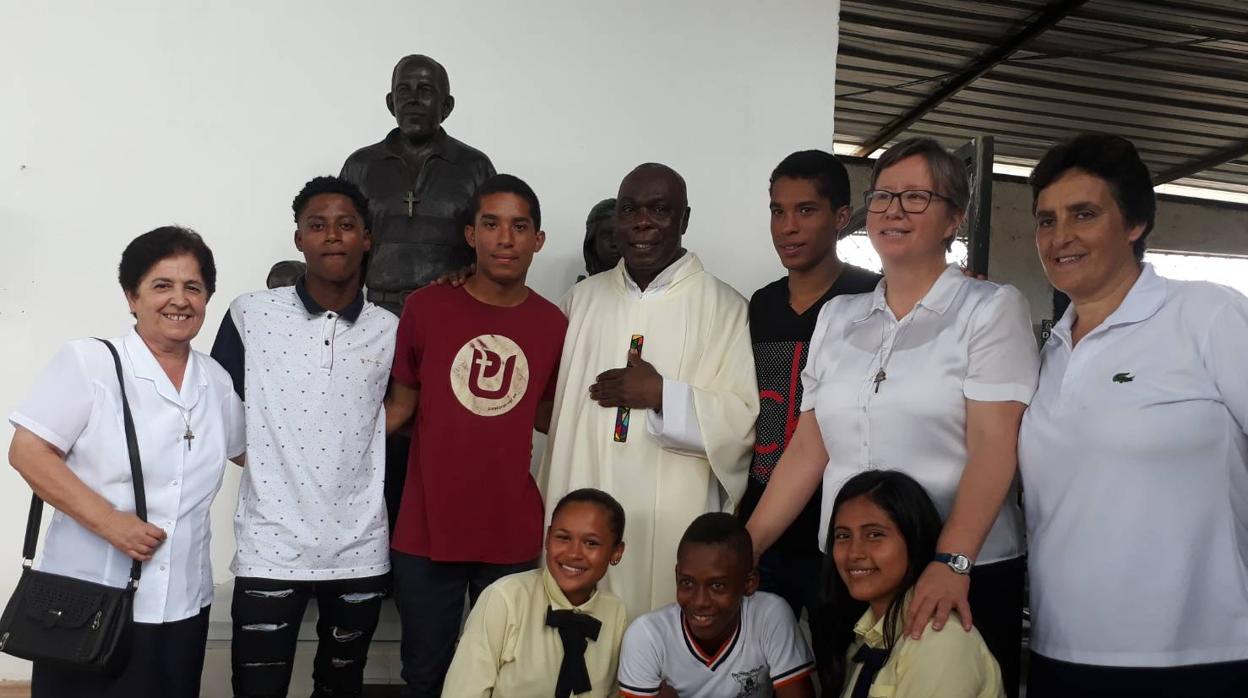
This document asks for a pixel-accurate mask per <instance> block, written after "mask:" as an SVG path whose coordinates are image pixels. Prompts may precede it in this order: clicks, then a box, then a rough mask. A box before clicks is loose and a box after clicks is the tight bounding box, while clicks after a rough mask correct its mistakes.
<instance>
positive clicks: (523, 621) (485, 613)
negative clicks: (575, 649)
mask: <svg viewBox="0 0 1248 698" xmlns="http://www.w3.org/2000/svg"><path fill="white" fill-rule="evenodd" d="M551 607H553V608H554V609H555V610H575V611H579V612H581V613H587V614H589V615H591V616H593V617H594V618H596V619H598V620H599V621H601V622H602V628H601V629H600V630H599V632H598V639H597V640H594V641H591V642H590V643H589V646H588V647H587V648H586V649H585V667H586V669H587V670H588V671H589V679H590V683H591V685H592V686H593V689H592V690H590V691H589V692H588V693H579V694H576V695H577V696H578V698H585V697H589V698H599V697H607V696H616V695H618V689H617V684H616V677H615V674H616V668H617V664H618V662H619V656H620V641H621V639H622V638H623V637H624V627H625V625H626V624H627V619H626V617H625V614H624V604H623V602H621V601H620V599H619V598H618V597H616V596H615V595H613V594H611V593H610V592H607V591H601V590H600V591H597V592H595V593H594V595H593V596H592V597H590V599H589V601H586V602H585V603H583V604H581V605H580V606H573V605H572V604H570V603H568V599H567V597H565V596H564V595H563V592H562V591H561V590H560V589H559V585H558V584H556V583H555V580H554V578H553V577H551V576H550V572H548V571H546V568H545V567H543V568H542V569H540V570H532V571H530V572H521V573H519V574H513V575H509V576H506V577H503V578H502V579H500V580H498V581H497V582H494V583H493V584H491V585H490V586H488V587H486V588H485V590H484V591H482V592H481V596H480V597H478V599H477V603H476V605H475V606H473V607H472V612H471V613H470V614H468V622H467V623H466V624H465V625H464V634H463V636H462V637H460V639H459V647H458V648H457V649H456V650H455V659H454V660H452V661H451V668H450V671H448V672H447V675H446V682H445V684H444V685H443V688H442V698H486V697H490V696H492V697H493V698H532V697H533V696H550V695H554V692H555V680H556V679H557V678H558V677H559V665H560V664H561V663H562V662H563V642H562V641H561V640H560V639H559V631H557V630H555V629H554V628H552V627H549V626H547V625H546V609H547V608H551Z"/></svg>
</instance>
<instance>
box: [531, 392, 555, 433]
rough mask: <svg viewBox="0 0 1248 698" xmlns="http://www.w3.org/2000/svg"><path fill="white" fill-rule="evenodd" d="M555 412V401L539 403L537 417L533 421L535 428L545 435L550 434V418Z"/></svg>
mask: <svg viewBox="0 0 1248 698" xmlns="http://www.w3.org/2000/svg"><path fill="white" fill-rule="evenodd" d="M554 411H555V401H554V400H542V401H541V402H539V403H537V417H536V418H535V419H534V420H533V428H534V429H537V430H538V431H540V432H542V433H543V434H549V433H550V417H551V414H552V413H554Z"/></svg>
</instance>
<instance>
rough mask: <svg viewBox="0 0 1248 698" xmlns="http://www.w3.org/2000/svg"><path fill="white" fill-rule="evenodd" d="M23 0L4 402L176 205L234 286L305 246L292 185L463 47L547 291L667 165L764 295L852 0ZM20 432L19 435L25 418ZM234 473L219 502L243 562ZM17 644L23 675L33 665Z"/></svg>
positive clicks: (743, 280)
mask: <svg viewBox="0 0 1248 698" xmlns="http://www.w3.org/2000/svg"><path fill="white" fill-rule="evenodd" d="M114 5H117V8H111V7H109V8H107V9H106V6H105V5H103V4H99V3H93V2H86V1H85V0H67V1H66V2H57V3H22V2H18V1H17V0H2V2H0V17H3V21H2V22H0V65H3V66H5V70H4V71H3V77H0V124H2V125H3V128H0V231H3V243H4V244H3V248H2V251H0V337H3V342H2V343H0V411H2V412H4V413H5V414H7V413H8V412H9V411H10V410H11V409H12V408H13V407H14V406H16V404H17V403H18V402H19V401H20V400H21V399H22V396H23V395H24V394H25V393H26V391H27V390H28V389H29V387H30V385H31V383H32V382H33V380H34V377H35V375H36V374H37V372H38V371H40V370H42V367H43V365H44V364H45V362H46V361H47V360H48V359H49V358H50V357H51V355H52V352H53V351H54V350H55V348H56V347H57V346H58V345H59V344H60V343H62V342H64V341H66V340H68V339H71V338H75V337H83V336H89V335H99V336H114V335H119V334H121V333H122V332H123V331H124V330H125V328H126V327H127V326H128V324H129V317H128V315H126V306H125V304H124V302H123V299H122V295H121V292H120V291H119V290H118V288H117V284H116V281H115V274H116V264H117V261H118V259H119V257H120V253H121V249H122V248H123V247H124V245H125V244H126V242H128V241H129V240H130V239H131V238H133V237H134V236H136V235H138V234H140V233H142V232H145V231H147V230H150V229H152V228H154V227H156V226H159V225H162V224H166V223H170V222H176V223H180V224H183V225H188V226H191V227H193V228H195V229H197V230H198V231H199V232H200V233H202V234H203V235H204V237H205V238H206V239H207V241H208V243H209V244H210V245H211V246H212V247H213V249H214V251H215V253H216V256H217V264H218V268H219V281H218V295H217V297H216V298H215V299H214V300H213V301H212V303H211V304H210V305H209V318H208V322H207V323H206V324H205V329H204V331H203V332H202V333H201V335H200V337H199V339H198V340H197V341H196V346H197V348H199V349H201V350H207V349H208V347H209V346H210V344H211V338H212V335H213V334H214V332H215V329H216V326H217V324H218V322H219V319H220V314H221V313H222V312H223V311H224V310H225V308H226V306H227V305H228V302H229V300H230V299H231V298H232V297H233V296H235V295H237V294H239V293H242V292H245V291H249V290H254V289H256V288H258V287H260V286H261V285H262V284H263V281H264V276H265V272H266V271H267V270H268V267H269V266H270V264H272V262H274V261H276V260H278V259H284V258H291V257H296V256H297V253H296V252H295V250H294V248H293V245H292V243H291V241H290V236H291V232H292V230H293V224H292V222H291V218H290V216H291V214H290V209H289V205H290V200H291V199H292V198H293V196H294V194H295V193H296V192H297V191H298V189H299V188H300V186H301V185H302V184H303V183H304V182H305V181H306V180H308V179H309V178H311V177H312V176H314V175H317V174H324V173H337V171H338V169H339V167H340V166H341V163H342V161H343V159H344V158H345V157H346V156H347V154H349V153H350V152H351V151H352V150H354V149H355V148H357V147H359V146H361V145H365V144H367V143H371V142H373V141H376V140H377V139H379V138H380V137H381V136H382V135H384V134H385V133H386V131H387V130H388V129H389V128H390V127H391V125H392V121H391V120H390V116H389V114H387V112H386V110H385V105H384V101H383V98H384V95H385V93H386V91H387V89H388V87H389V77H390V70H391V67H392V66H393V64H394V62H395V61H396V59H397V58H399V57H400V56H402V55H404V54H406V53H412V52H423V53H428V54H430V55H432V56H434V57H436V58H438V59H439V60H440V61H442V63H443V64H444V65H445V66H446V67H447V69H448V70H449V71H450V75H451V81H452V91H453V93H454V94H455V96H456V99H457V107H456V111H455V113H454V114H452V115H451V117H450V119H449V120H448V122H447V124H446V126H447V129H448V131H450V132H451V133H452V134H453V135H455V136H456V137H458V138H460V139H461V140H464V141H466V142H468V143H470V144H472V145H474V146H476V147H478V148H481V149H482V150H484V151H485V152H487V153H488V154H489V155H490V156H491V157H492V158H493V160H494V163H495V165H496V166H497V167H498V169H499V170H500V171H504V172H512V173H514V174H517V175H520V176H521V177H524V178H526V179H527V180H528V181H529V182H530V184H532V185H533V186H534V188H535V189H536V190H537V192H538V194H539V196H540V197H541V199H542V202H543V209H544V214H545V225H544V226H543V227H544V228H545V229H546V231H547V234H548V244H547V246H546V248H545V250H543V251H542V253H541V254H540V255H539V257H538V259H537V262H536V263H535V265H534V268H533V272H532V274H531V276H530V280H531V285H533V286H534V287H535V288H536V289H537V290H538V291H539V292H541V293H543V294H545V295H547V296H558V295H559V294H560V293H562V292H563V291H564V290H565V289H566V288H567V287H568V286H569V285H570V283H571V281H572V279H573V278H574V277H575V275H576V273H577V271H578V270H579V269H580V266H581V259H580V241H581V236H582V234H583V230H584V227H583V226H584V218H585V214H586V213H587V212H588V210H589V207H590V206H591V205H592V204H594V203H595V202H597V201H598V200H599V199H602V198H604V197H607V196H612V195H614V193H615V189H616V187H617V185H618V183H619V180H620V179H621V178H622V176H623V175H624V174H625V173H626V172H627V171H628V170H629V169H630V168H631V167H632V166H633V165H636V164H638V163H640V162H643V161H647V160H658V161H662V162H665V163H668V164H670V165H672V166H674V167H675V168H676V169H677V170H679V171H680V172H681V173H683V174H684V176H685V177H686V179H687V180H688V183H689V194H690V202H691V205H692V207H693V218H692V224H691V226H690V232H689V235H688V239H687V245H688V246H689V247H691V248H693V249H696V250H697V251H698V252H699V254H701V255H702V257H703V259H704V261H705V262H706V264H707V266H708V267H709V268H710V269H712V270H713V271H715V272H716V273H718V274H720V275H721V276H722V277H723V278H724V279H726V280H727V281H729V282H731V283H733V284H734V285H736V286H737V287H738V288H739V289H742V290H743V291H745V292H748V291H749V290H750V289H752V288H755V287H757V286H759V285H760V284H761V283H762V282H763V281H765V280H768V279H770V278H772V277H774V276H777V275H778V274H779V267H778V265H777V264H776V262H775V258H774V256H773V253H772V250H771V248H770V245H769V243H768V237H767V232H766V231H767V227H766V226H767V223H766V221H767V207H766V199H765V198H764V197H765V194H764V192H765V187H766V181H767V175H768V173H769V172H770V169H771V168H772V167H773V166H774V165H775V164H776V162H778V161H779V159H780V158H781V157H783V156H784V155H785V154H787V153H788V152H790V151H792V150H795V149H798V148H808V147H822V148H829V149H830V148H831V141H832V133H833V124H832V105H833V84H834V75H835V73H834V70H835V69H834V65H835V56H836V35H837V32H836V22H837V6H838V3H836V2H828V1H826V0H801V1H793V2H787V3H763V2H748V1H746V0H732V1H727V2H726V1H722V0H721V1H718V2H713V1H712V0H697V1H686V2H664V1H663V0H631V1H630V2H627V3H611V4H607V3H599V2H575V1H573V0H529V1H528V2H506V1H504V0H493V1H488V2H487V1H476V2H454V1H449V0H439V1H436V2H434V1H421V2H416V1H413V0H408V1H407V2H397V1H389V2H361V3H343V2H330V1H328V0H317V1H315V2H301V3H297V4H296V3H280V4H279V3H276V2H267V3H266V2H255V3H242V2H227V3H211V4H208V3H189V2H185V1H184V0H183V1H177V0H165V1H163V2H155V1H153V0H132V1H130V2H126V3H115V4H114ZM11 433H12V432H11V429H10V427H9V426H8V424H7V422H6V423H4V424H3V425H2V426H0V443H7V442H8V440H9V437H10V435H11ZM236 488H237V473H236V472H235V471H233V470H231V471H230V477H229V478H228V479H227V484H226V487H225V488H224V489H223V491H222V493H221V495H220V497H219V498H218V500H217V505H216V507H215V510H214V526H215V533H216V539H215V541H214V546H213V557H214V563H215V565H216V577H217V579H218V580H221V579H224V578H226V577H227V575H228V573H227V571H226V565H227V564H228V561H229V557H230V554H231V552H232V547H233V536H232V532H231V530H230V514H231V512H232V509H233V503H234V497H235V492H236ZM28 497H29V491H28V490H27V488H26V487H25V485H24V483H23V482H22V481H21V480H20V478H18V477H17V475H16V474H15V473H13V472H12V471H11V470H10V469H7V468H0V531H3V534H0V563H3V564H0V597H3V598H6V599H7V597H8V594H9V592H10V590H11V589H12V586H13V584H14V583H15V582H16V579H17V572H18V553H19V551H20V546H21V531H22V527H23V525H24V521H25V511H26V505H27V502H28ZM26 673H27V668H26V666H25V664H24V663H23V662H18V661H16V660H12V659H11V658H9V657H7V656H4V657H3V659H0V679H3V678H22V677H24V676H25V675H26Z"/></svg>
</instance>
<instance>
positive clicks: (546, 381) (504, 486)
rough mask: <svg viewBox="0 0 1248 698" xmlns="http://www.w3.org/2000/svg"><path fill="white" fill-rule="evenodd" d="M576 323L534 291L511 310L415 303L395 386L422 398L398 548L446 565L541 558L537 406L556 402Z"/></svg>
mask: <svg viewBox="0 0 1248 698" xmlns="http://www.w3.org/2000/svg"><path fill="white" fill-rule="evenodd" d="M567 328H568V321H567V318H565V317H564V316H563V313H562V312H561V311H560V310H559V308H558V307H556V306H555V305H554V304H553V303H551V302H550V301H548V300H546V299H545V298H542V297H541V296H539V295H538V294H537V293H535V292H532V291H530V292H529V297H528V298H526V299H525V300H524V302H523V303H521V304H520V305H517V306H514V307H511V308H502V307H498V306H493V305H488V304H486V303H482V302H481V301H478V300H477V299H475V298H473V297H472V296H471V295H469V293H468V292H467V291H466V290H464V289H463V288H451V287H449V286H430V287H426V288H424V289H421V290H419V291H417V292H415V293H413V294H412V295H411V296H409V297H408V299H407V302H406V303H405V304H404V306H403V315H402V317H401V318H400V320H399V331H398V346H397V347H396V349H395V353H394V371H393V375H394V380H396V381H398V382H399V383H402V384H404V385H408V386H411V387H413V388H417V389H419V390H420V402H419V406H418V407H417V411H416V422H415V426H414V428H413V429H412V449H411V452H410V453H409V454H408V459H407V482H406V484H405V485H404V488H403V501H402V504H401V505H400V507H399V518H398V522H397V523H396V524H395V530H394V535H393V538H392V540H391V546H392V547H393V548H394V549H395V550H398V551H399V552H402V553H407V554H409V555H420V556H423V557H428V558H430V559H431V560H436V561H441V562H488V563H494V564H515V563H520V562H526V561H528V560H533V559H536V558H537V557H538V555H539V554H540V553H541V550H542V523H543V519H544V516H543V512H542V497H541V494H540V493H539V492H538V489H537V483H535V482H534V481H533V476H532V475H531V474H530V470H529V463H530V460H531V458H532V452H533V422H534V419H535V418H536V415H537V405H538V403H539V402H541V401H542V400H552V399H554V397H555V381H556V379H557V377H558V375H559V355H560V353H561V352H562V351H563V336H564V334H565V333H566V332H567Z"/></svg>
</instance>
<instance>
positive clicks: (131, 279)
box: [117, 225, 217, 298]
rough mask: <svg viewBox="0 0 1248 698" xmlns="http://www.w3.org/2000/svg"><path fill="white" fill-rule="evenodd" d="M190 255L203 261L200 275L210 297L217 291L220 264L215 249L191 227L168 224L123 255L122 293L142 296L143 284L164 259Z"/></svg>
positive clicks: (119, 275) (142, 237)
mask: <svg viewBox="0 0 1248 698" xmlns="http://www.w3.org/2000/svg"><path fill="white" fill-rule="evenodd" d="M183 254H189V255H191V256H192V257H194V258H195V261H197V262H199V275H200V276H202V277H203V278H204V286H205V289H206V290H207V291H208V297H209V298H212V294H214V293H216V291H217V264H216V262H214V261H213V258H212V250H211V249H209V248H208V245H207V244H206V243H205V242H204V239H203V238H201V237H200V236H199V233H197V232H195V231H194V230H191V229H190V228H183V227H180V226H176V225H166V226H162V227H160V228H157V229H155V230H152V231H148V232H146V233H143V234H142V235H140V236H138V237H137V238H135V239H133V240H131V241H130V244H129V245H126V249H125V250H123V251H122V253H121V264H119V265H118V266H117V281H118V282H119V283H121V290H123V291H125V292H126V294H127V295H130V296H135V295H138V293H139V282H140V281H142V280H143V277H144V276H146V275H147V272H149V271H151V269H152V267H154V266H156V264H157V263H158V262H160V261H161V260H165V259H168V258H170V257H176V256H178V255H183Z"/></svg>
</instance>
